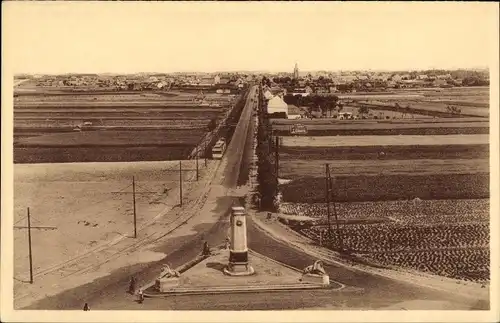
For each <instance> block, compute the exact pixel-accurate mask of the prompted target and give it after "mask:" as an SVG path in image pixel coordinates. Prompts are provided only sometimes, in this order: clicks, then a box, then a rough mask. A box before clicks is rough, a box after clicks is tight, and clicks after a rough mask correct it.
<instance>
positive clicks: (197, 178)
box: [196, 150, 199, 181]
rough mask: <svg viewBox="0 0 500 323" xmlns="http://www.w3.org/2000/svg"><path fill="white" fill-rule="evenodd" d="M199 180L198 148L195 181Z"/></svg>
mask: <svg viewBox="0 0 500 323" xmlns="http://www.w3.org/2000/svg"><path fill="white" fill-rule="evenodd" d="M198 180H199V174H198V150H197V151H196V181H198Z"/></svg>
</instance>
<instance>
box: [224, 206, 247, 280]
mask: <svg viewBox="0 0 500 323" xmlns="http://www.w3.org/2000/svg"><path fill="white" fill-rule="evenodd" d="M230 222H231V243H230V247H229V263H228V265H227V267H226V268H224V272H225V273H226V274H228V275H231V276H245V275H252V274H253V273H254V269H253V268H252V266H250V265H249V263H248V247H247V225H246V213H245V208H243V207H241V206H233V207H232V209H231V221H230Z"/></svg>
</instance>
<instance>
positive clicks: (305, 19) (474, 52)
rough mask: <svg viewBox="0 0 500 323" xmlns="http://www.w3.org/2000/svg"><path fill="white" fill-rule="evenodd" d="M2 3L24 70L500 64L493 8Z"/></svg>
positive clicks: (7, 35) (14, 63) (7, 34)
mask: <svg viewBox="0 0 500 323" xmlns="http://www.w3.org/2000/svg"><path fill="white" fill-rule="evenodd" d="M2 6H3V8H2V9H3V10H2V24H3V26H2V27H4V26H5V28H2V33H3V35H2V36H3V37H2V40H3V42H4V45H5V46H4V49H3V55H4V62H7V63H8V64H9V67H10V68H11V69H12V70H13V71H14V72H15V73H52V74H58V73H71V72H80V73H105V72H107V73H136V72H176V71H204V72H213V71H234V70H253V71H273V72H276V71H283V72H291V71H292V70H293V66H294V64H295V63H296V62H297V63H298V64H299V68H300V70H302V71H306V70H332V71H334V70H366V69H372V70H419V69H429V68H445V69H446V68H450V69H451V68H478V67H488V66H489V64H490V62H491V60H492V59H497V56H498V54H497V53H498V28H499V26H498V5H497V4H495V3H493V4H489V3H478V2H476V3H473V2H468V3H458V2H448V3H446V2H441V3H401V2H399V3H388V2H385V3H355V2H354V3H345V2H337V3H328V2H317V3H308V2H296V3H293V2H286V3H273V2H252V3H244V2H233V3H221V2H214V3H201V2H198V3H193V2H173V3H167V2H141V3H137V2H114V1H113V2H70V3H67V2H44V3H37V2H31V1H28V2H7V3H6V2H3V3H2ZM493 55H495V56H493Z"/></svg>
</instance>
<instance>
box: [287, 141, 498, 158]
mask: <svg viewBox="0 0 500 323" xmlns="http://www.w3.org/2000/svg"><path fill="white" fill-rule="evenodd" d="M489 149H490V146H489V145H488V144H483V145H437V146H435V145H434V146H433V145H419V146H417V145H404V146H357V147H352V146H350V147H281V148H280V160H300V159H302V160H314V159H328V160H378V159H379V158H384V159H386V160H387V159H399V160H402V159H477V158H486V159H487V158H489ZM381 152H384V153H385V155H384V156H383V157H381V156H380V153H381Z"/></svg>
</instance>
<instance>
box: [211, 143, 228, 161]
mask: <svg viewBox="0 0 500 323" xmlns="http://www.w3.org/2000/svg"><path fill="white" fill-rule="evenodd" d="M225 151H226V141H225V140H224V139H223V138H221V139H219V140H217V142H216V143H215V145H214V146H213V148H212V158H213V159H222V156H224V152H225Z"/></svg>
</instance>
